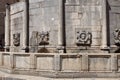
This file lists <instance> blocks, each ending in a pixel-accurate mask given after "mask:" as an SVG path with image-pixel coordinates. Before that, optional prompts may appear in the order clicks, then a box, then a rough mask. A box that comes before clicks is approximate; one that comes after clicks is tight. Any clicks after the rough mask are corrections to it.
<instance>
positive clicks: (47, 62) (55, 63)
mask: <svg viewBox="0 0 120 80" xmlns="http://www.w3.org/2000/svg"><path fill="white" fill-rule="evenodd" d="M119 62H120V54H119V53H116V54H114V53H111V54H108V53H106V54H104V53H98V54H96V53H91V54H89V53H84V54H83V53H74V54H73V53H67V54H57V53H56V54H53V53H45V54H44V53H13V52H10V53H0V67H1V68H0V70H2V71H5V72H9V73H16V74H18V73H19V74H29V75H40V76H46V77H69V78H70V77H71V78H73V77H74V78H75V77H90V78H91V77H96V78H98V77H99V78H100V77H101V78H102V77H107V78H108V77H112V78H113V77H115V78H117V77H119V76H120V73H119V71H120V63H119Z"/></svg>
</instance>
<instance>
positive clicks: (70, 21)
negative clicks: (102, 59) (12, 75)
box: [11, 0, 120, 53]
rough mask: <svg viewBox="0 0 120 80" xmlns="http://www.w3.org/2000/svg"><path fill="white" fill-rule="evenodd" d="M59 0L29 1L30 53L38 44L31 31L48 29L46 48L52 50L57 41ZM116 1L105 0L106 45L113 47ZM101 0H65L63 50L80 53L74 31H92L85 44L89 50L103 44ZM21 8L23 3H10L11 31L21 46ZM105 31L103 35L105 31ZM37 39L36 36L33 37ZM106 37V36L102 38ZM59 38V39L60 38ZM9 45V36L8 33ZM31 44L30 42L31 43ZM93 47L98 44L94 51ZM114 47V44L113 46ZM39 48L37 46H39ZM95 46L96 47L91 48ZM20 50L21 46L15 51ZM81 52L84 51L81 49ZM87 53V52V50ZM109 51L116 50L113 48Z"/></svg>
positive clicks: (117, 15)
mask: <svg viewBox="0 0 120 80" xmlns="http://www.w3.org/2000/svg"><path fill="white" fill-rule="evenodd" d="M59 1H60V0H36V1H34V0H29V27H28V28H29V29H28V30H29V31H28V32H29V33H28V34H29V35H27V36H28V37H29V45H28V46H29V47H30V48H31V47H32V48H34V49H35V50H33V51H32V50H31V52H37V50H38V47H43V46H44V45H42V46H38V43H34V42H31V37H32V33H33V32H35V31H37V32H42V31H44V32H46V31H48V32H49V37H50V38H49V45H45V47H49V48H52V50H53V51H49V52H54V51H57V50H56V49H57V47H58V46H59V42H60V39H61V38H60V37H61V33H60V29H61V11H60V9H61V8H60V4H59ZM118 3H120V2H119V1H116V0H107V13H106V14H107V16H106V17H107V31H106V32H107V44H106V45H108V46H115V43H114V36H113V32H114V30H115V29H116V28H117V29H119V26H120V24H119V21H120V19H119V16H120V15H119V13H120V10H119V6H120V5H119V4H118ZM103 4H104V3H103V1H102V0H66V1H64V11H63V12H64V14H63V17H64V18H63V19H64V20H63V27H64V30H63V31H65V33H64V34H63V35H64V38H65V39H64V40H65V41H64V42H63V43H64V44H65V47H67V48H66V49H67V50H66V52H78V53H79V52H82V51H80V50H79V49H83V47H81V46H78V45H76V41H77V40H76V32H77V31H90V32H91V33H92V44H91V45H90V46H89V47H88V46H87V49H88V52H89V51H90V50H91V48H92V50H91V51H90V52H92V51H93V52H97V50H98V52H99V51H100V49H101V48H100V47H101V46H102V45H103V44H102V43H103V34H102V33H103V31H102V29H103V27H104V26H105V25H104V22H103V21H104V20H105V17H104V9H105V8H104V6H103ZM23 9H24V2H22V1H21V2H18V3H16V4H12V5H11V27H12V28H11V32H12V34H15V33H17V32H18V33H20V35H21V36H20V46H19V47H22V44H23V39H24V38H23ZM104 34H106V33H105V32H104ZM35 39H36V40H37V38H35ZM105 40H106V39H105ZM61 41H62V40H61ZM11 44H12V36H11ZM31 44H33V45H31ZM93 47H97V48H98V47H99V49H97V50H96V51H95V50H93ZM115 47H116V46H115ZM39 49H40V48H39ZM94 49H95V48H94ZM17 51H21V49H19V50H17ZM83 52H84V51H83ZM86 52H87V51H86ZM111 52H115V50H114V49H113V50H112V51H111Z"/></svg>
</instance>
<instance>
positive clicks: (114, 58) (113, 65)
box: [111, 54, 118, 72]
mask: <svg viewBox="0 0 120 80" xmlns="http://www.w3.org/2000/svg"><path fill="white" fill-rule="evenodd" d="M111 61H112V62H111V69H112V71H114V72H115V71H117V65H118V64H117V63H118V62H117V55H116V54H114V55H112V56H111Z"/></svg>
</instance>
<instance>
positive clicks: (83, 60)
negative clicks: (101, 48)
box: [82, 55, 88, 71]
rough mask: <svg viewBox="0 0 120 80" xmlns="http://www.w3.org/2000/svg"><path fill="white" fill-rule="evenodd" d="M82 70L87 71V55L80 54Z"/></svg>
mask: <svg viewBox="0 0 120 80" xmlns="http://www.w3.org/2000/svg"><path fill="white" fill-rule="evenodd" d="M82 71H88V55H83V56H82Z"/></svg>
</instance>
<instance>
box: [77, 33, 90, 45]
mask: <svg viewBox="0 0 120 80" xmlns="http://www.w3.org/2000/svg"><path fill="white" fill-rule="evenodd" d="M91 43H92V34H91V33H90V32H87V31H77V37H76V44H77V45H90V44H91Z"/></svg>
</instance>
